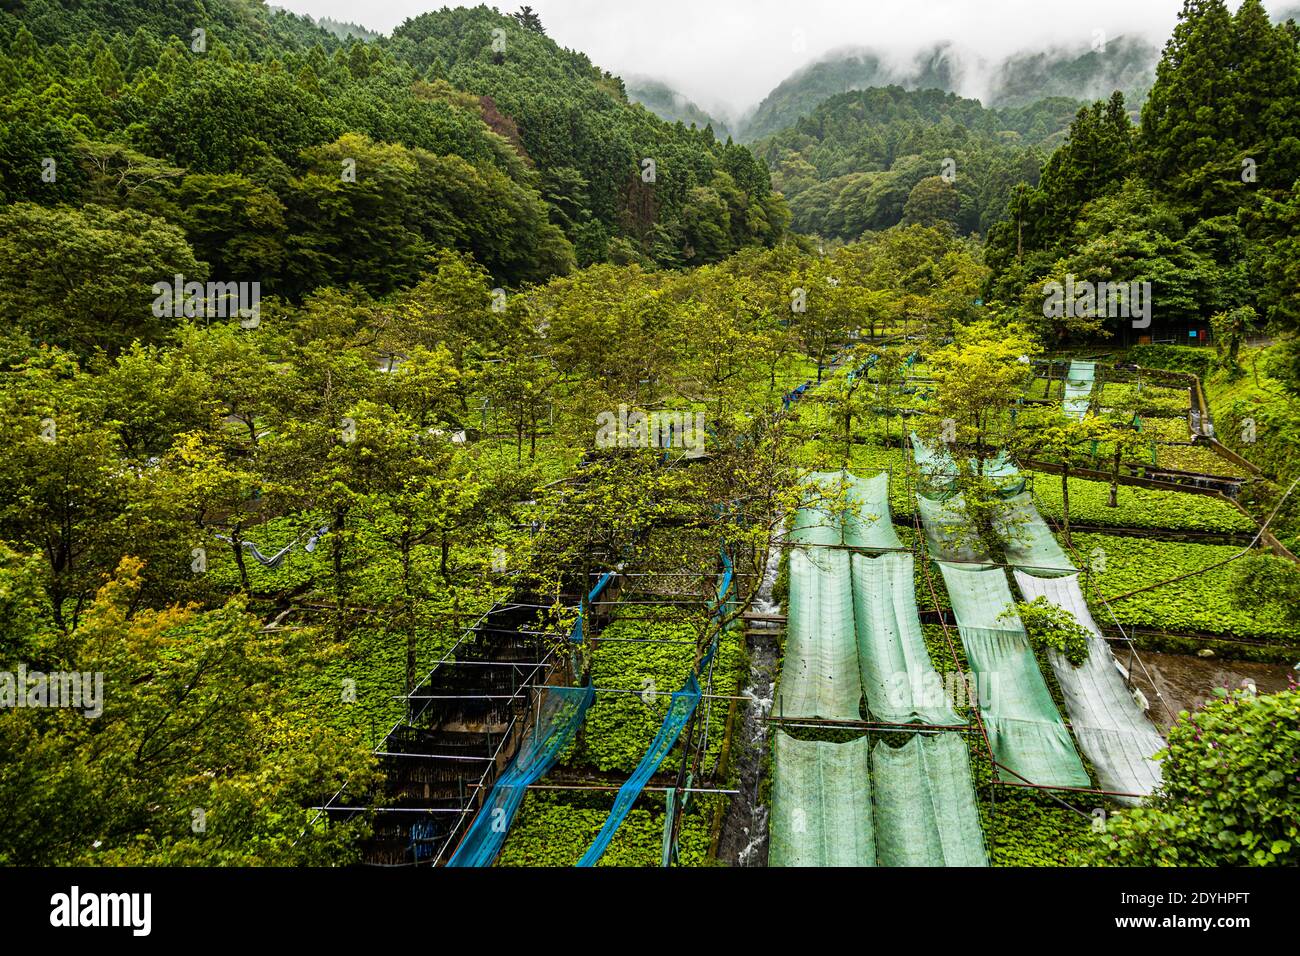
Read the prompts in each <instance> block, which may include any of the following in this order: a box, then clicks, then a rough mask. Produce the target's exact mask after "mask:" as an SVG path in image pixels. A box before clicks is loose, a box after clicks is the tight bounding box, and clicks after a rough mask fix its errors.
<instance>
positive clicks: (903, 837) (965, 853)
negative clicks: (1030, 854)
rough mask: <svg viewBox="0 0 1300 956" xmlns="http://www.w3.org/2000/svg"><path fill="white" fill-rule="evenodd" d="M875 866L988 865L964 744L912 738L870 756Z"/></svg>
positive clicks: (951, 737)
mask: <svg viewBox="0 0 1300 956" xmlns="http://www.w3.org/2000/svg"><path fill="white" fill-rule="evenodd" d="M871 775H872V790H873V792H874V796H875V827H876V854H877V857H878V860H877V862H878V863H879V865H880V866H988V857H987V856H986V854H985V852H984V835H983V832H982V831H981V830H980V816H979V808H978V806H977V804H976V802H975V790H974V788H973V787H972V786H971V775H970V763H969V761H968V759H967V756H966V745H965V743H963V742H962V740H961V738H960V737H959V736H958V735H956V734H953V733H940V734H937V735H925V734H915V735H914V736H912V737H911V738H910V739H909V740H908V741H907V743H905V744H904V745H903V746H901V747H893V746H890V744H889V743H888V742H887V741H884V740H882V741H879V742H878V743H877V744H876V745H875V747H873V748H872V751H871Z"/></svg>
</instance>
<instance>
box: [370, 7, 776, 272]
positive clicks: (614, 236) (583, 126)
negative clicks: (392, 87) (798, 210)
mask: <svg viewBox="0 0 1300 956" xmlns="http://www.w3.org/2000/svg"><path fill="white" fill-rule="evenodd" d="M494 30H500V31H502V32H501V33H500V34H498V35H494V34H493V31H494ZM494 41H495V44H496V48H494ZM385 49H387V50H389V51H391V53H392V54H393V55H394V56H395V57H396V58H398V59H399V60H400V61H401V62H403V63H407V64H410V65H411V66H413V67H414V68H415V69H416V70H417V71H419V72H420V73H421V74H423V75H427V76H430V77H436V78H445V79H446V80H448V81H449V82H450V83H451V84H452V86H454V87H455V88H456V89H458V90H466V91H468V92H471V93H474V94H476V95H479V96H487V97H491V99H492V101H493V110H494V111H495V112H497V113H500V114H501V115H502V117H503V119H504V120H505V122H504V123H499V124H497V126H498V127H499V130H500V131H501V132H503V133H504V134H505V135H506V136H507V137H508V138H510V139H512V140H514V141H515V143H516V145H517V147H518V148H519V150H520V152H521V154H522V156H523V157H524V158H525V161H526V162H528V163H530V164H532V165H534V166H535V167H536V168H537V169H538V171H539V174H540V177H541V179H540V188H541V191H542V194H543V196H545V197H546V199H547V201H548V202H549V203H550V204H551V206H552V207H553V208H554V209H557V210H559V211H560V213H561V215H560V216H559V217H558V218H559V221H560V222H561V224H562V225H563V226H564V227H565V229H566V234H567V235H568V236H569V238H570V239H571V240H572V242H573V243H574V245H575V246H576V247H577V252H578V260H579V262H588V261H599V260H602V259H604V258H605V257H606V256H607V255H612V256H614V257H615V258H618V259H620V260H623V261H626V260H628V259H632V258H637V257H643V258H646V259H647V261H653V262H657V263H659V264H663V265H679V264H681V265H688V264H698V263H701V262H711V261H715V260H716V259H718V258H720V257H722V256H725V255H726V254H728V253H729V252H732V251H734V250H736V249H738V248H740V247H742V246H745V245H748V244H767V245H770V244H772V243H774V242H776V241H777V239H779V238H780V236H781V234H782V232H783V230H784V227H785V217H786V211H785V207H784V204H783V203H782V202H781V201H780V199H779V198H778V197H776V196H774V195H773V194H772V192H771V186H770V181H769V177H768V173H767V170H766V169H765V168H763V166H762V165H761V164H760V163H757V162H755V161H754V158H753V156H752V155H751V154H750V153H749V151H748V150H746V149H744V148H743V147H740V146H727V145H722V144H719V143H717V142H716V140H715V138H714V137H713V135H712V134H710V133H709V132H708V131H706V130H689V129H687V128H686V127H685V126H682V125H678V124H669V123H665V122H663V121H662V120H660V119H659V118H658V117H656V116H655V115H654V114H653V113H651V112H650V111H649V110H647V109H645V108H644V107H641V106H638V105H636V104H634V103H631V102H629V100H628V97H627V93H626V91H625V89H624V87H623V82H622V80H620V79H619V78H618V77H616V76H613V75H611V74H610V73H608V72H603V71H602V70H600V69H599V68H598V67H595V66H593V65H592V63H591V61H590V60H589V59H588V58H587V57H586V56H585V55H583V54H581V53H577V52H574V51H569V50H562V49H560V48H559V47H558V46H556V44H555V43H554V42H552V41H551V40H550V39H548V38H547V37H546V36H545V34H544V33H543V32H541V30H540V28H536V27H529V26H525V25H523V24H521V23H519V22H518V21H516V20H515V19H513V18H509V17H501V16H499V15H498V14H496V13H495V12H493V11H492V10H489V9H488V8H486V7H476V8H474V9H444V10H440V11H438V12H436V13H427V14H424V15H423V16H420V17H416V18H415V19H413V20H408V21H407V22H406V23H404V24H403V25H402V26H401V27H399V28H398V29H397V30H395V31H394V32H393V36H392V39H391V42H389V43H387V44H386V45H385ZM652 173H653V182H648V181H647V179H648V178H649V177H650V176H651V174H652Z"/></svg>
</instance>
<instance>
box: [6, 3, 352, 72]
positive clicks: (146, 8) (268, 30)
mask: <svg viewBox="0 0 1300 956" xmlns="http://www.w3.org/2000/svg"><path fill="white" fill-rule="evenodd" d="M19 27H26V28H27V30H28V31H29V32H30V33H31V34H32V36H33V37H35V39H36V41H37V42H38V43H40V44H42V45H44V44H52V43H60V44H61V43H67V42H73V41H79V42H84V41H85V40H86V39H87V38H88V37H89V36H90V35H91V34H92V33H98V34H100V35H101V36H102V37H103V38H105V39H108V38H110V37H112V36H113V34H115V33H123V34H127V35H130V34H133V33H135V31H136V30H144V31H145V32H146V33H149V34H150V35H152V36H153V37H155V38H158V39H161V38H165V37H171V36H176V37H180V38H182V39H184V40H185V41H186V43H187V44H188V43H189V42H190V41H191V34H192V32H193V31H194V30H196V29H203V30H205V31H207V32H208V33H209V34H211V35H213V36H217V37H220V38H221V41H222V42H223V43H224V44H225V45H226V46H227V47H229V48H230V50H231V53H232V55H234V56H235V57H236V58H237V59H243V60H261V59H266V58H269V57H273V56H276V55H277V54H278V53H279V52H280V51H281V50H284V49H292V50H301V49H305V48H307V47H310V46H313V45H315V44H317V43H320V44H322V45H323V46H325V47H326V49H329V48H331V47H333V46H334V45H335V44H334V41H335V40H336V39H337V37H336V36H335V35H334V34H333V33H331V32H330V31H328V30H326V29H324V28H323V27H322V26H320V25H318V24H316V23H315V22H313V21H312V18H311V17H307V16H300V15H299V14H296V13H290V12H289V11H287V10H281V9H278V8H276V7H269V6H267V5H266V4H265V3H264V2H263V0H151V2H149V3H132V2H129V0H119V2H108V3H99V2H95V3H82V2H78V0H10V2H8V3H6V4H5V5H4V8H3V9H0V38H4V39H8V38H11V37H12V36H13V35H14V34H15V33H16V32H17V31H18V29H19Z"/></svg>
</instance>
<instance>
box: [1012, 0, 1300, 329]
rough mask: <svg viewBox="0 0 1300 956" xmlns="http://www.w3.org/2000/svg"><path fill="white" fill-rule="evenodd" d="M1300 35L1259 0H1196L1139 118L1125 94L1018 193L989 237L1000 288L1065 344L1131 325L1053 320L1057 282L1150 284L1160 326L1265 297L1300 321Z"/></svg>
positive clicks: (1083, 122)
mask: <svg viewBox="0 0 1300 956" xmlns="http://www.w3.org/2000/svg"><path fill="white" fill-rule="evenodd" d="M1298 38H1300V33H1298V32H1297V30H1296V28H1295V27H1294V26H1293V25H1290V24H1281V25H1273V24H1271V23H1270V21H1269V18H1268V15H1267V13H1266V12H1265V11H1264V8H1263V6H1262V4H1261V3H1260V2H1259V0H1246V2H1244V3H1243V4H1242V5H1241V6H1240V8H1239V9H1238V10H1237V12H1236V14H1235V15H1233V14H1230V13H1229V12H1228V10H1227V7H1226V5H1225V4H1224V3H1223V2H1221V0H1188V2H1187V3H1186V4H1185V6H1184V9H1183V11H1182V12H1181V13H1180V15H1179V22H1178V25H1177V26H1176V27H1175V29H1174V33H1173V36H1172V37H1171V39H1170V41H1169V43H1168V45H1167V47H1166V49H1165V53H1164V57H1163V58H1162V60H1161V62H1160V65H1159V67H1158V69H1157V73H1156V81H1155V85H1154V87H1153V88H1152V91H1151V95H1150V97H1149V98H1148V99H1147V100H1146V102H1145V103H1143V104H1142V120H1141V125H1140V126H1139V127H1136V128H1135V127H1134V126H1133V125H1132V124H1131V122H1130V121H1129V115H1128V110H1129V104H1127V103H1126V101H1125V100H1124V98H1123V96H1122V95H1120V94H1118V93H1117V94H1116V95H1115V96H1113V97H1111V99H1110V100H1109V102H1107V103H1104V104H1103V103H1098V104H1096V105H1094V106H1093V107H1091V108H1089V109H1086V110H1083V111H1080V113H1079V116H1078V117H1077V118H1076V120H1075V122H1074V123H1073V125H1072V126H1071V128H1070V134H1069V139H1068V141H1067V142H1066V144H1065V145H1064V146H1063V147H1062V148H1061V149H1059V150H1058V151H1057V152H1055V153H1054V154H1053V155H1052V157H1051V159H1050V160H1049V162H1048V163H1047V165H1046V166H1045V167H1044V169H1043V174H1042V179H1041V181H1040V182H1039V183H1038V185H1037V186H1030V185H1029V184H1026V185H1024V186H1021V187H1020V188H1019V189H1018V191H1017V194H1016V196H1015V197H1014V198H1013V201H1012V202H1011V204H1010V206H1009V207H1008V210H1007V219H1006V221H1005V222H1003V223H1002V224H1000V225H999V226H998V227H996V228H995V229H993V230H991V231H990V234H989V246H988V263H989V265H990V267H991V268H992V270H993V275H992V278H991V280H990V284H989V293H990V295H991V296H993V297H994V298H996V299H998V300H1000V301H1004V302H1006V303H1008V304H1018V306H1019V308H1020V309H1021V310H1022V314H1024V316H1025V317H1026V319H1028V320H1029V321H1031V322H1036V323H1038V324H1040V325H1043V326H1045V331H1050V333H1052V334H1055V335H1056V336H1057V337H1058V338H1063V337H1065V336H1066V335H1068V334H1070V333H1071V332H1072V331H1073V332H1074V333H1076V334H1078V333H1083V334H1087V333H1089V332H1091V331H1095V330H1097V329H1098V328H1099V327H1101V326H1105V328H1106V329H1108V330H1109V331H1112V332H1113V331H1118V330H1119V329H1120V327H1121V321H1120V317H1119V316H1118V315H1116V316H1109V317H1105V316H1100V317H1099V316H1093V317H1091V318H1089V317H1077V318H1078V321H1076V322H1071V321H1068V320H1067V321H1064V322H1062V321H1060V320H1051V321H1050V322H1045V321H1044V319H1043V315H1044V309H1043V305H1044V288H1043V287H1044V283H1045V282H1046V281H1049V280H1055V281H1058V282H1059V281H1063V280H1064V278H1065V277H1066V276H1075V277H1077V279H1078V280H1080V281H1083V280H1092V281H1109V282H1150V283H1151V285H1152V289H1153V291H1152V296H1153V309H1154V311H1153V314H1158V315H1159V318H1160V321H1161V326H1160V327H1162V328H1170V327H1172V328H1177V329H1179V330H1180V331H1181V330H1182V329H1184V328H1185V327H1187V326H1189V325H1190V326H1197V325H1199V326H1208V325H1209V324H1211V323H1210V321H1209V320H1210V318H1211V316H1214V315H1216V314H1218V313H1224V312H1227V311H1229V310H1232V309H1235V308H1238V307H1242V306H1251V307H1253V308H1254V310H1255V312H1256V313H1257V314H1258V316H1259V317H1260V319H1261V320H1262V321H1264V322H1268V323H1272V324H1273V325H1275V326H1276V327H1277V328H1278V329H1279V330H1281V331H1286V330H1288V329H1290V330H1294V329H1295V328H1296V317H1295V315H1294V311H1295V306H1294V303H1295V295H1294V290H1295V288H1296V283H1295V281H1294V275H1293V273H1292V272H1291V271H1290V270H1293V268H1294V261H1295V258H1294V255H1293V254H1292V253H1291V251H1290V250H1291V243H1293V242H1294V238H1293V237H1294V229H1293V228H1292V224H1293V223H1294V222H1295V216H1296V209H1297V208H1298V207H1297V203H1298V202H1300V197H1298V196H1297V195H1296V194H1295V192H1294V188H1293V184H1294V181H1295V169H1296V166H1297V158H1298V157H1297V155H1296V153H1297V150H1300V140H1298V139H1297V138H1296V135H1295V131H1296V129H1297V124H1298V121H1300V50H1298V49H1297V44H1298ZM1103 319H1104V321H1103ZM1123 324H1127V323H1123ZM1183 334H1184V335H1185V334H1186V333H1185V332H1184V333H1183Z"/></svg>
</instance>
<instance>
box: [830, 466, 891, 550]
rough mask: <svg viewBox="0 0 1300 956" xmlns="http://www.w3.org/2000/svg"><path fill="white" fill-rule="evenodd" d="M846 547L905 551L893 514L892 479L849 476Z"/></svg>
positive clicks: (845, 526) (846, 500)
mask: <svg viewBox="0 0 1300 956" xmlns="http://www.w3.org/2000/svg"><path fill="white" fill-rule="evenodd" d="M846 482H847V484H846V487H845V495H844V498H845V503H846V508H845V512H844V522H843V526H844V539H843V540H844V543H845V544H846V545H849V546H850V547H854V548H877V549H881V550H886V551H887V550H891V549H892V550H897V551H902V550H903V542H902V541H901V540H899V537H898V532H896V531H895V530H894V522H893V519H892V518H891V517H890V513H889V475H888V474H887V473H885V472H881V473H880V474H879V475H876V476H875V477H874V478H858V477H857V476H855V475H846Z"/></svg>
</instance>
